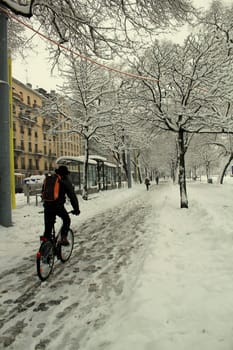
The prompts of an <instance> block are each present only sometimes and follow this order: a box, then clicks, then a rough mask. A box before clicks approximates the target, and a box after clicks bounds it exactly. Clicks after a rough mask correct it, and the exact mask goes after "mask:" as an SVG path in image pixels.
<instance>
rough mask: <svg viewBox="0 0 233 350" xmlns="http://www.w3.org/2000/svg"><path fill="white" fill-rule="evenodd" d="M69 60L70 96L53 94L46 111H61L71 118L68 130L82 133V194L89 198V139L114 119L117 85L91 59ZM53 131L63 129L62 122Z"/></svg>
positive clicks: (66, 89) (67, 88) (66, 75)
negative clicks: (89, 61)
mask: <svg viewBox="0 0 233 350" xmlns="http://www.w3.org/2000/svg"><path fill="white" fill-rule="evenodd" d="M66 63H67V68H66V70H64V71H63V76H64V79H65V81H66V83H65V84H64V85H63V87H62V91H63V93H64V92H65V94H66V96H65V97H63V98H61V96H56V95H54V96H52V99H48V100H47V103H46V106H44V112H45V111H47V114H48V115H49V116H50V117H52V116H53V115H58V114H61V115H63V117H64V118H65V119H64V120H71V121H72V127H71V128H70V130H67V131H66V132H69V133H74V132H75V133H79V134H80V135H81V136H82V138H83V140H84V152H85V157H84V172H83V176H84V177H83V183H84V185H83V194H82V196H83V198H84V199H88V191H87V189H88V163H89V142H90V140H91V139H95V138H98V134H99V133H100V130H102V129H103V128H107V127H109V126H110V125H111V124H112V122H113V121H112V114H113V111H114V103H113V99H111V95H114V87H113V86H112V84H111V80H110V79H109V76H108V74H105V75H103V72H102V71H100V69H99V68H97V67H95V66H93V65H91V64H90V63H88V62H86V61H79V60H77V61H76V60H75V58H73V57H70V59H69V60H67V62H66ZM66 106H68V108H67V107H66ZM50 131H51V132H53V133H56V132H59V123H57V124H56V125H55V126H54V127H53V128H52V129H51V130H50Z"/></svg>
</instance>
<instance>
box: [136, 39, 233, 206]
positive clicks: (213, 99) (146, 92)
mask: <svg viewBox="0 0 233 350" xmlns="http://www.w3.org/2000/svg"><path fill="white" fill-rule="evenodd" d="M226 49H227V48H226V46H224V45H222V46H221V45H220V43H219V41H218V40H217V39H216V37H215V36H211V35H209V34H207V35H205V34H201V33H200V34H196V35H190V36H188V38H187V40H186V41H185V43H184V45H183V46H180V45H174V44H172V43H167V42H166V43H159V42H158V41H156V42H155V44H154V46H153V47H152V48H151V49H149V50H148V51H147V52H146V54H145V55H144V56H143V57H142V58H139V59H138V62H137V65H136V64H134V68H135V69H137V72H138V73H139V74H141V75H144V74H147V76H150V77H153V78H154V80H155V82H154V83H153V82H149V81H145V80H144V81H143V85H142V86H140V84H139V83H137V98H138V102H137V110H138V111H139V112H140V113H139V114H138V118H139V119H140V120H141V122H143V121H144V122H145V123H150V124H151V127H152V128H154V129H155V130H156V129H157V128H159V129H160V130H170V131H172V132H174V133H176V135H177V150H178V164H179V186H180V204H181V208H188V198H187V191H186V174H185V153H186V151H187V149H188V147H189V143H190V141H191V138H192V135H193V133H198V132H211V131H213V132H216V133H218V132H219V133H220V132H222V131H224V128H227V129H229V127H230V126H231V125H232V120H231V117H230V114H229V113H225V112H226V111H224V109H223V105H224V104H223V102H224V103H225V101H230V100H231V98H232V93H233V87H232V81H231V80H230V79H229V77H230V76H231V75H230V73H231V70H232V59H231V57H230V56H226V55H224V54H223V53H222V54H220V50H221V51H224V50H225V51H226ZM226 77H227V81H226ZM134 90H135V86H134ZM139 96H140V98H139ZM133 108H134V109H135V105H134V107H133ZM232 130H233V128H232Z"/></svg>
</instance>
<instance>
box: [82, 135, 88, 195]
mask: <svg viewBox="0 0 233 350" xmlns="http://www.w3.org/2000/svg"><path fill="white" fill-rule="evenodd" d="M88 141H89V140H88V138H85V159H84V169H83V193H82V198H83V199H84V200H88V158H89V142H88Z"/></svg>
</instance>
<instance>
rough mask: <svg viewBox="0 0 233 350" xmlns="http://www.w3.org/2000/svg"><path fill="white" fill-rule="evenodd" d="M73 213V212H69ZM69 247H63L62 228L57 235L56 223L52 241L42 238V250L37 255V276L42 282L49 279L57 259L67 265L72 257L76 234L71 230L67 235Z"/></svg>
mask: <svg viewBox="0 0 233 350" xmlns="http://www.w3.org/2000/svg"><path fill="white" fill-rule="evenodd" d="M69 213H71V212H69ZM67 240H68V242H69V245H67V246H64V245H61V243H60V241H61V227H60V229H59V231H58V233H57V234H56V231H55V222H54V224H53V230H52V236H51V238H50V239H48V238H46V237H44V236H40V242H41V245H40V248H39V251H38V252H37V254H36V267H37V275H38V277H39V278H40V280H41V281H45V280H47V279H48V278H49V276H50V274H51V273H52V271H53V266H54V262H55V257H57V259H58V260H61V262H63V263H65V262H66V261H68V260H69V258H70V257H71V254H72V251H73V246H74V233H73V231H72V229H69V231H68V234H67Z"/></svg>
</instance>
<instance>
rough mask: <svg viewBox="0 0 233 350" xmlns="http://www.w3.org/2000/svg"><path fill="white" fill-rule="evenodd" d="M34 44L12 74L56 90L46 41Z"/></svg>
mask: <svg viewBox="0 0 233 350" xmlns="http://www.w3.org/2000/svg"><path fill="white" fill-rule="evenodd" d="M223 2H224V3H226V4H232V3H233V0H223ZM210 3H211V0H193V4H194V5H195V6H196V7H202V8H203V9H206V8H208V6H209V4H210ZM186 35H187V30H186V29H185V28H183V29H182V30H181V31H180V32H179V33H175V34H174V36H173V37H172V38H173V39H174V40H175V41H179V42H182V41H183V39H184V38H185V36H186ZM33 43H34V45H35V46H36V45H37V48H35V50H34V52H30V55H26V56H27V59H26V60H22V59H21V58H19V57H18V58H17V59H15V60H13V64H12V74H13V77H14V78H16V79H18V80H20V81H21V82H22V83H31V84H32V86H33V88H37V87H42V88H44V89H46V90H47V91H50V90H54V89H55V90H56V89H57V85H59V84H61V79H60V78H59V76H58V75H56V73H57V72H56V71H55V72H53V74H52V73H51V65H50V63H49V61H48V53H47V52H46V50H45V44H44V40H43V39H41V38H40V37H34V38H33Z"/></svg>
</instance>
